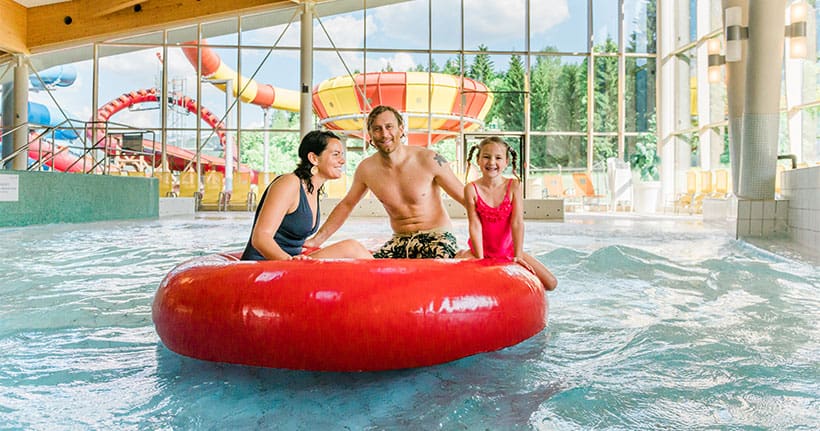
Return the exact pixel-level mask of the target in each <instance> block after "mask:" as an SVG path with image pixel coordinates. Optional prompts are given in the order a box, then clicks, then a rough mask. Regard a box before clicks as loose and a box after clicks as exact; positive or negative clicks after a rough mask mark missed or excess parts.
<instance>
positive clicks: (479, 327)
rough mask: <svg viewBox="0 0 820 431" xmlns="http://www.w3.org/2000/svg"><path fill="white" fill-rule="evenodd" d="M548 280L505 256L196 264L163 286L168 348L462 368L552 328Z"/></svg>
mask: <svg viewBox="0 0 820 431" xmlns="http://www.w3.org/2000/svg"><path fill="white" fill-rule="evenodd" d="M547 311H548V304H547V300H546V295H545V294H544V291H543V288H542V287H541V284H540V283H539V282H538V279H537V278H536V277H535V276H534V275H532V274H531V273H529V272H528V271H527V270H525V269H524V268H523V267H521V266H520V265H517V264H513V263H511V262H507V261H499V260H486V259H485V260H448V259H436V260H432V259H376V260H368V261H364V260H302V261H262V262H247V261H239V260H238V259H237V257H236V255H211V256H204V257H201V258H196V259H193V260H190V261H187V262H185V263H182V264H180V265H179V266H177V267H176V268H174V269H173V270H172V271H171V272H170V273H169V274H168V275H167V276H166V277H165V279H164V280H163V281H162V284H161V285H160V287H159V290H158V291H157V295H156V297H155V299H154V304H153V319H154V324H155V325H156V328H157V333H158V334H159V337H160V339H161V340H162V342H163V343H164V344H165V346H166V347H168V349H170V350H172V351H174V352H176V353H179V354H181V355H185V356H190V357H193V358H198V359H204V360H207V361H217V362H228V363H235V364H244V365H254V366H262V367H275V368H289V369H298V370H322V371H376V370H389V369H399V368H413V367H422V366H427V365H433V364H439V363H443V362H448V361H453V360H456V359H459V358H463V357H465V356H470V355H474V354H476V353H481V352H489V351H493V350H498V349H501V348H504V347H508V346H512V345H514V344H517V343H519V342H521V341H523V340H525V339H527V338H529V337H531V336H533V335H535V334H536V333H538V332H539V331H541V330H542V329H543V328H544V326H545V324H546V320H547Z"/></svg>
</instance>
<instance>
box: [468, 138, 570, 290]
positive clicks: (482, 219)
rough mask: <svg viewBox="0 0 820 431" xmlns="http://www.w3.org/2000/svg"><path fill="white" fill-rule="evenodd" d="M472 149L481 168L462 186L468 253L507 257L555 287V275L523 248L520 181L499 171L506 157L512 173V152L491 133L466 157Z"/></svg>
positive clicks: (502, 169) (506, 162) (469, 157)
mask: <svg viewBox="0 0 820 431" xmlns="http://www.w3.org/2000/svg"><path fill="white" fill-rule="evenodd" d="M476 150H478V155H477V157H476V164H477V165H478V167H479V169H480V170H481V177H480V178H479V179H477V180H475V181H472V182H469V183H467V185H466V186H464V200H465V204H466V205H465V206H466V207H467V217H468V219H469V223H470V241H469V245H470V254H471V255H472V257H476V258H478V259H483V258H485V257H492V258H506V259H511V260H513V261H515V262H518V263H519V264H521V265H522V266H524V267H525V268H527V269H528V270H530V271H531V272H532V273H533V274H535V275H536V276H537V277H538V279H539V280H541V283H542V284H543V285H544V288H545V289H547V290H553V289H555V287H556V286H557V285H558V280H557V279H556V278H555V276H554V275H552V273H551V272H550V271H549V270H548V269H547V267H545V266H544V264H542V263H541V262H540V261H539V260H538V259H536V258H534V257H533V256H530V255H529V254H527V253H525V252H524V250H523V247H524V211H523V203H522V199H523V196H522V193H521V181H520V180H519V179H518V176H517V175H516V178H509V179H508V178H505V177H504V176H503V175H502V173H503V172H504V169H506V168H507V165H508V164H509V163H510V161H512V166H513V174H514V175H515V171H516V163H515V162H516V154H515V152H514V151H513V150H512V148H510V146H509V145H507V143H506V142H504V141H503V140H502V139H501V138H498V137H495V136H493V137H490V138H486V139H484V140H482V141H481V143H479V144H478V146H475V147H473V148H471V149H470V153H469V155H468V156H467V160H470V159H471V158H472V157H473V154H474V153H475V152H476ZM468 171H469V167H468ZM468 173H469V172H468ZM462 255H464V254H462ZM468 256H469V255H468Z"/></svg>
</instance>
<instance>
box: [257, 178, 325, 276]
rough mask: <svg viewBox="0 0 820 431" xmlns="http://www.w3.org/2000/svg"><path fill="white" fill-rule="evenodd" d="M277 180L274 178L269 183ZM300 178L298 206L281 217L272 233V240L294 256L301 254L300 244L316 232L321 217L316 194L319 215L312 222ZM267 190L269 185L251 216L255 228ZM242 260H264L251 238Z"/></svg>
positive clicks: (311, 215)
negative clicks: (277, 226)
mask: <svg viewBox="0 0 820 431" xmlns="http://www.w3.org/2000/svg"><path fill="white" fill-rule="evenodd" d="M277 180H278V178H277V179H275V180H273V182H271V184H273V183H274V182H276V181H277ZM301 183H302V180H299V206H298V207H296V211H294V212H292V213H289V214H286V215H285V218H283V219H282V224H280V225H279V229H278V230H277V231H276V234H274V235H273V240H274V241H276V244H278V245H279V247H282V250H284V251H285V253H287V254H289V255H291V256H296V255H297V254H302V245H304V244H305V240H306V239H308V237H309V236H311V235H313V234H314V233H316V230H317V229H318V228H319V219H320V217H321V213H320V212H319V196H318V195H317V196H316V212H317V213H319V215H317V216H316V224H315V225H314V224H313V212H312V211H311V210H310V205H309V204H308V200H307V199H308V198H307V193H305V188H304V187H303V186H302V184H301ZM268 190H270V186H268V188H267V189H265V193H263V194H262V199H260V200H259V206H257V208H256V215H254V217H253V228H256V221H257V219H258V218H259V211H260V210H261V209H262V205H263V204H264V203H265V198H266V197H267V196H268ZM251 238H253V229H251ZM242 260H266V259H265V257H264V256H262V253H259V251H258V250H257V249H256V248H255V247H254V246H253V244H251V240H250V239H248V244H247V245H246V246H245V252H244V253H242Z"/></svg>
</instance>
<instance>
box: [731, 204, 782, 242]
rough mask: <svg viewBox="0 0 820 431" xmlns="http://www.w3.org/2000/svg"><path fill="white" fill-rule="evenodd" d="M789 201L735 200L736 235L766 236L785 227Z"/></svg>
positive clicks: (741, 236) (780, 231)
mask: <svg viewBox="0 0 820 431" xmlns="http://www.w3.org/2000/svg"><path fill="white" fill-rule="evenodd" d="M788 212H789V202H788V201H785V200H773V199H767V200H752V199H738V200H737V237H738V238H743V237H767V236H771V235H772V234H774V233H783V232H786V231H787V230H788V229H787V220H788Z"/></svg>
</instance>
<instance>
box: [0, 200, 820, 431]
mask: <svg viewBox="0 0 820 431" xmlns="http://www.w3.org/2000/svg"><path fill="white" fill-rule="evenodd" d="M250 224H251V221H250V219H249V218H248V217H246V216H237V215H232V216H227V217H222V216H217V215H211V216H204V217H198V218H196V219H167V220H159V221H146V222H116V223H115V222H111V223H95V224H88V225H50V226H39V227H29V228H14V229H4V230H0V242H2V243H3V247H2V249H0V260H2V262H3V264H2V266H1V267H0V296H2V298H3V301H2V302H0V363H1V364H2V365H0V429H44V430H45V429H48V430H50V429H135V430H137V429H138V430H142V429H214V428H216V429H306V430H307V429H311V430H312V429H544V430H550V429H579V430H581V429H629V430H632V429H706V428H708V429H722V428H725V429H737V428H757V427H759V428H764V429H818V428H820V371H819V370H820V366H818V362H820V361H819V360H818V358H820V329H819V328H820V327H818V325H817V320H818V317H820V312H819V311H820V301H818V300H817V299H816V298H817V286H818V285H820V271H818V269H817V267H816V266H815V265H813V264H810V263H804V262H801V261H799V260H796V259H790V258H785V257H782V256H778V255H775V254H772V253H769V252H765V251H763V250H760V249H758V248H756V247H754V246H750V245H748V244H745V243H741V242H737V241H735V240H733V239H731V238H727V237H726V235H725V234H724V233H723V232H722V231H720V230H712V229H710V228H709V227H704V226H702V225H701V224H699V223H696V222H686V223H684V222H680V221H677V222H669V221H642V222H640V223H638V222H635V221H628V220H627V221H623V220H611V221H608V222H606V223H602V222H600V221H596V222H594V223H588V222H585V221H573V220H568V221H567V222H565V223H539V222H528V224H527V246H526V248H527V249H528V250H529V251H531V252H532V253H533V254H536V255H538V257H539V259H541V260H542V261H543V262H545V263H546V264H547V265H548V266H549V267H550V268H551V269H552V270H553V271H554V272H555V274H556V276H557V277H558V279H559V280H560V283H559V287H558V290H556V291H555V292H552V293H550V294H549V299H550V314H549V327H548V328H547V329H546V330H544V331H543V332H541V333H540V334H538V335H536V336H535V337H533V338H531V339H529V340H527V341H525V342H523V343H521V344H519V345H517V346H514V347H512V348H509V349H505V350H502V351H498V352H492V353H486V354H481V355H476V356H473V357H470V358H465V359H462V360H460V361H456V362H453V363H449V364H443V365H439V366H434V367H428V368H422V369H414V370H402V371H391V372H382V373H350V374H343V373H309V372H293V371H285V370H274V369H263V368H252V367H242V366H234V365H225V364H219V363H209V362H203V361H198V360H194V359H189V358H185V357H181V356H179V355H177V354H175V353H172V352H170V351H168V350H167V349H166V348H165V347H164V346H162V344H161V343H160V342H159V339H158V337H157V335H156V332H155V331H154V327H153V323H152V321H151V302H152V300H153V295H154V293H155V292H156V289H157V286H158V285H159V282H160V280H161V279H162V277H163V276H164V275H165V274H166V273H167V272H168V271H169V270H170V269H171V268H173V267H174V266H175V265H176V264H178V263H180V262H182V261H183V260H186V259H188V258H191V257H194V256H200V255H205V254H211V253H215V252H224V251H235V250H239V249H241V248H242V247H243V246H244V243H245V241H246V240H247V236H248V233H249V230H250ZM456 233H457V236H458V237H459V239H460V240H461V241H462V245H464V243H466V234H467V233H466V226H465V225H464V222H463V221H457V222H456ZM388 236H389V227H388V226H387V225H386V223H385V222H384V221H382V220H368V219H358V220H351V221H350V222H349V224H348V225H346V226H345V228H344V230H343V231H342V232H340V233H339V234H338V235H337V237H336V238H337V239H343V238H358V239H361V238H363V237H364V238H367V239H366V240H364V242H365V244H366V246H368V247H370V248H374V247H376V246H378V245H379V244H380V242H382V241H384V240H385V239H387V237H388Z"/></svg>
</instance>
